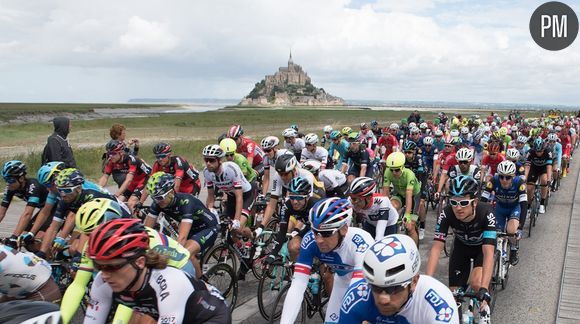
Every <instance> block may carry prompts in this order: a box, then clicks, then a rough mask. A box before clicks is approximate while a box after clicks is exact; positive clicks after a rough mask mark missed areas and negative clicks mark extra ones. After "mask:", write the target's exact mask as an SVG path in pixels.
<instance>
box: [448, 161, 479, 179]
mask: <svg viewBox="0 0 580 324" xmlns="http://www.w3.org/2000/svg"><path fill="white" fill-rule="evenodd" d="M448 175H449V179H454V178H455V177H457V176H459V175H466V176H470V177H473V178H474V179H475V180H477V182H479V183H481V170H480V169H479V166H477V165H474V164H471V165H469V170H467V173H463V172H461V169H460V168H459V165H454V166H453V167H452V168H450V170H449V172H448Z"/></svg>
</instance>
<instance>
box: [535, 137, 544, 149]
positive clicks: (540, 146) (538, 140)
mask: <svg viewBox="0 0 580 324" xmlns="http://www.w3.org/2000/svg"><path fill="white" fill-rule="evenodd" d="M533 147H534V151H541V150H543V149H544V141H542V139H541V138H540V137H537V138H536V139H535V140H534V144H533Z"/></svg>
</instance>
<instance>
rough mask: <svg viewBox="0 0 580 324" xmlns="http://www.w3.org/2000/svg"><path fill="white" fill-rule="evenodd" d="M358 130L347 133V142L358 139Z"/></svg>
mask: <svg viewBox="0 0 580 324" xmlns="http://www.w3.org/2000/svg"><path fill="white" fill-rule="evenodd" d="M359 135H360V134H359V132H351V133H350V134H348V137H347V138H346V140H347V141H348V142H349V143H353V142H358V141H359V138H358V137H359Z"/></svg>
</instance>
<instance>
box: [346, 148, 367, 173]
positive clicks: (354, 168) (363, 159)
mask: <svg viewBox="0 0 580 324" xmlns="http://www.w3.org/2000/svg"><path fill="white" fill-rule="evenodd" d="M344 157H345V159H347V160H348V164H349V168H348V174H349V175H354V176H355V177H358V176H360V169H361V167H362V166H363V165H365V166H366V167H367V170H366V174H364V175H363V176H367V177H372V173H373V169H372V166H371V164H370V157H369V153H368V152H367V150H366V147H365V146H364V145H362V144H361V145H360V146H359V148H358V150H356V151H355V152H353V151H351V150H348V151H347V152H346V154H345V155H344Z"/></svg>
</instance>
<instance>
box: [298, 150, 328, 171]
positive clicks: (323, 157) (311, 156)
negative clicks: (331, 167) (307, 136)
mask: <svg viewBox="0 0 580 324" xmlns="http://www.w3.org/2000/svg"><path fill="white" fill-rule="evenodd" d="M306 160H317V161H320V164H321V166H320V167H321V168H322V169H324V168H326V162H327V161H328V151H327V150H326V149H325V148H323V147H322V146H317V147H316V150H315V151H314V152H310V151H309V150H308V148H307V147H305V148H303V149H302V155H301V156H300V163H302V162H304V161H306Z"/></svg>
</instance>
